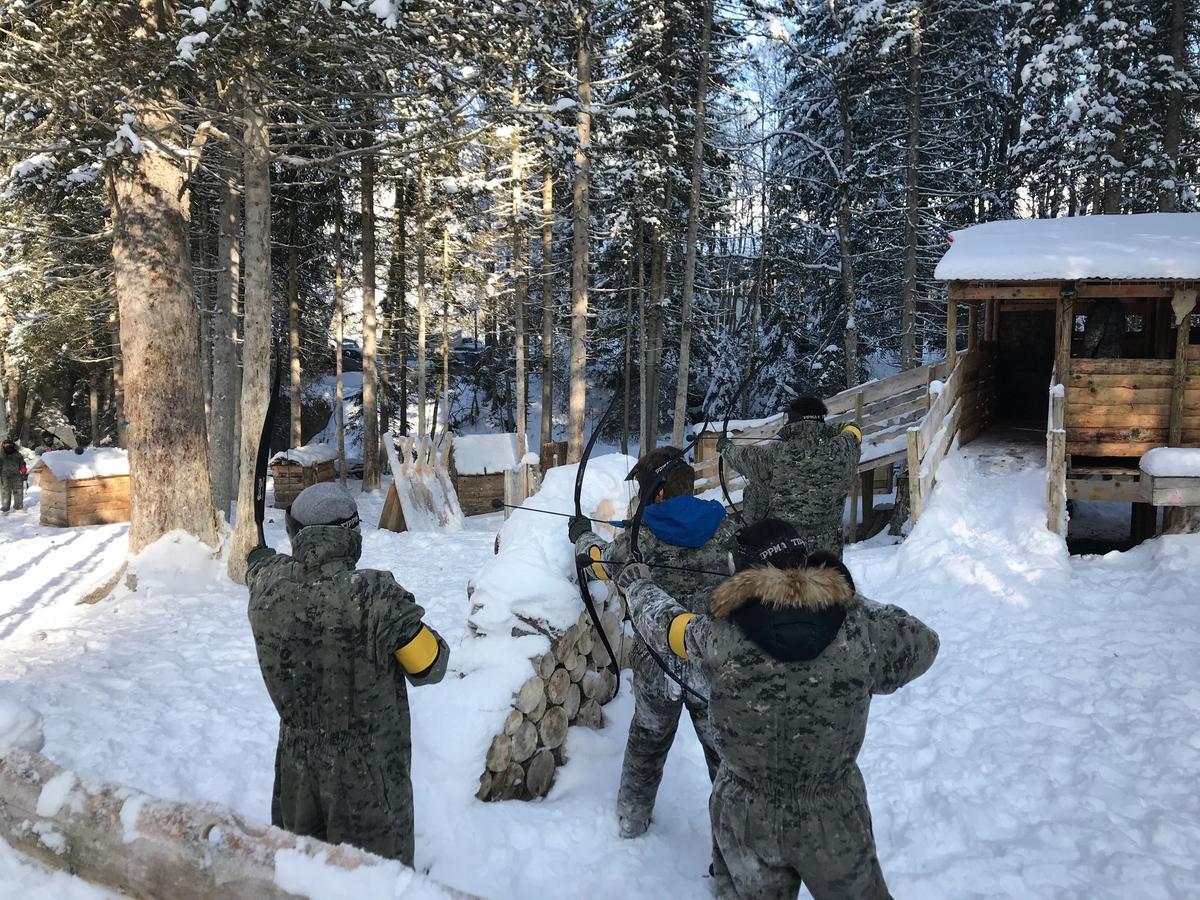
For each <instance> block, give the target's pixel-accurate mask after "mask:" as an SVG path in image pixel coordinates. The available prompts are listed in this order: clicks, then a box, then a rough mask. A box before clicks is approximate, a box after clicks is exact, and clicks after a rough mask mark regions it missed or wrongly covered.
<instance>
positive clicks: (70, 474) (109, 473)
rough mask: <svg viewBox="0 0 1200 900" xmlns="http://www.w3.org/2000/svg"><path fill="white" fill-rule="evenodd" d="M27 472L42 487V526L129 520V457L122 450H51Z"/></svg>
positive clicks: (74, 525)
mask: <svg viewBox="0 0 1200 900" xmlns="http://www.w3.org/2000/svg"><path fill="white" fill-rule="evenodd" d="M29 472H30V474H31V475H32V476H34V477H35V478H36V479H37V484H38V487H40V488H41V498H40V500H39V505H40V507H41V523H42V524H43V525H50V526H54V527H59V528H74V527H78V526H81V525H106V524H109V523H112V522H128V521H129V457H128V455H127V454H126V453H125V451H124V450H119V449H117V448H115V447H100V448H96V449H92V450H85V451H84V452H83V453H76V452H74V451H73V450H51V451H50V452H48V453H43V454H42V455H41V456H40V457H38V458H37V459H36V460H35V461H34V463H33V465H32V466H31V467H30V469H29Z"/></svg>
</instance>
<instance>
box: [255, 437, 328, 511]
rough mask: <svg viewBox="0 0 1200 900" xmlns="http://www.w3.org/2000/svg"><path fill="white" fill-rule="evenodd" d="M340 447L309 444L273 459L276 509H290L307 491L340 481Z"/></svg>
mask: <svg viewBox="0 0 1200 900" xmlns="http://www.w3.org/2000/svg"><path fill="white" fill-rule="evenodd" d="M337 458H338V452H337V447H334V446H333V445H332V444H309V445H308V446H307V447H293V448H291V449H290V450H281V451H280V452H279V453H276V454H275V455H274V456H272V457H271V466H270V468H271V482H272V486H273V496H274V498H275V501H274V505H275V507H276V508H277V509H287V508H288V507H289V506H291V505H292V502H293V501H294V500H295V499H296V497H297V496H299V494H300V492H301V491H302V490H304V489H305V488H306V487H308V486H310V485H313V484H319V483H321V482H323V481H333V480H334V479H335V478H337V466H336V462H337Z"/></svg>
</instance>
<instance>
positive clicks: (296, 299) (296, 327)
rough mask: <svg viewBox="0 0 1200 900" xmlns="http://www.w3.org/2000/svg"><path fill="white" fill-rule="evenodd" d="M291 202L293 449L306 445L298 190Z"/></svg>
mask: <svg viewBox="0 0 1200 900" xmlns="http://www.w3.org/2000/svg"><path fill="white" fill-rule="evenodd" d="M290 197H291V199H290V200H289V201H288V239H287V240H288V257H287V267H288V270H287V299H288V361H289V368H288V371H289V373H290V374H289V378H288V385H289V389H290V391H289V398H290V399H291V430H290V432H289V433H290V435H291V437H290V440H289V442H290V444H291V446H293V447H302V446H304V434H303V432H302V430H301V421H302V420H301V413H302V412H303V406H302V404H301V396H300V393H301V381H300V251H299V248H298V247H297V246H296V244H297V242H298V241H299V240H300V225H299V222H298V215H297V209H296V207H297V205H298V204H297V203H296V190H295V188H293V189H292V191H291V192H290Z"/></svg>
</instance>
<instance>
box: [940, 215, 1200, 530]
mask: <svg viewBox="0 0 1200 900" xmlns="http://www.w3.org/2000/svg"><path fill="white" fill-rule="evenodd" d="M936 274H937V277H938V278H939V279H943V280H945V281H948V282H949V299H950V307H949V309H950V319H951V321H953V320H954V311H955V309H956V306H957V304H959V303H965V304H968V307H969V309H970V310H971V319H972V321H976V320H982V322H983V341H984V343H985V345H986V346H987V347H989V348H990V349H991V350H992V354H993V360H994V370H995V379H994V384H995V386H996V387H995V391H994V395H993V397H992V406H993V410H994V418H995V421H996V423H997V424H1001V425H1010V426H1013V427H1021V428H1027V429H1039V430H1040V429H1045V433H1046V447H1047V460H1046V462H1047V470H1048V484H1047V507H1048V508H1047V515H1048V522H1049V524H1050V527H1051V528H1053V529H1054V530H1056V531H1058V532H1059V533H1065V530H1066V502H1067V501H1068V500H1071V499H1081V500H1109V501H1124V502H1129V503H1133V504H1134V507H1133V533H1134V534H1133V536H1134V538H1135V539H1141V538H1144V537H1148V536H1150V535H1151V534H1152V533H1153V531H1154V527H1155V526H1154V522H1155V519H1156V516H1155V510H1154V506H1153V505H1152V501H1153V497H1151V496H1149V495H1148V494H1147V493H1146V490H1145V487H1146V486H1145V485H1144V484H1142V479H1141V473H1140V471H1139V465H1138V463H1139V459H1140V458H1141V457H1142V455H1143V454H1145V453H1146V452H1147V451H1149V450H1151V449H1153V448H1155V447H1197V446H1200V317H1198V316H1197V315H1196V313H1197V312H1198V310H1197V308H1196V295H1197V288H1198V287H1200V214H1185V213H1154V214H1146V215H1133V216H1082V217H1077V218H1068V219H1051V220H1013V221H1004V222H991V223H988V224H984V225H976V226H974V227H972V228H968V229H965V230H963V231H959V232H955V233H954V235H953V236H952V243H951V246H950V249H949V250H948V251H947V253H946V255H945V257H944V258H943V259H942V261H941V263H940V264H939V265H938V268H937V272H936Z"/></svg>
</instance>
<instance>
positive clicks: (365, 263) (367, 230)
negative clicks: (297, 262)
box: [361, 132, 379, 491]
mask: <svg viewBox="0 0 1200 900" xmlns="http://www.w3.org/2000/svg"><path fill="white" fill-rule="evenodd" d="M371 137H372V136H371V134H370V132H368V133H367V134H365V135H364V142H366V143H368V144H369V143H370V140H371ZM361 181H362V319H363V353H362V359H363V393H362V422H363V443H362V446H363V486H362V489H363V490H364V491H377V490H379V408H378V406H377V405H376V393H377V387H378V379H379V373H378V371H377V370H376V367H375V351H376V340H377V338H378V334H377V333H376V328H377V323H376V321H375V157H374V156H373V155H371V154H367V155H366V156H364V157H363V158H362V179H361Z"/></svg>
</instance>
